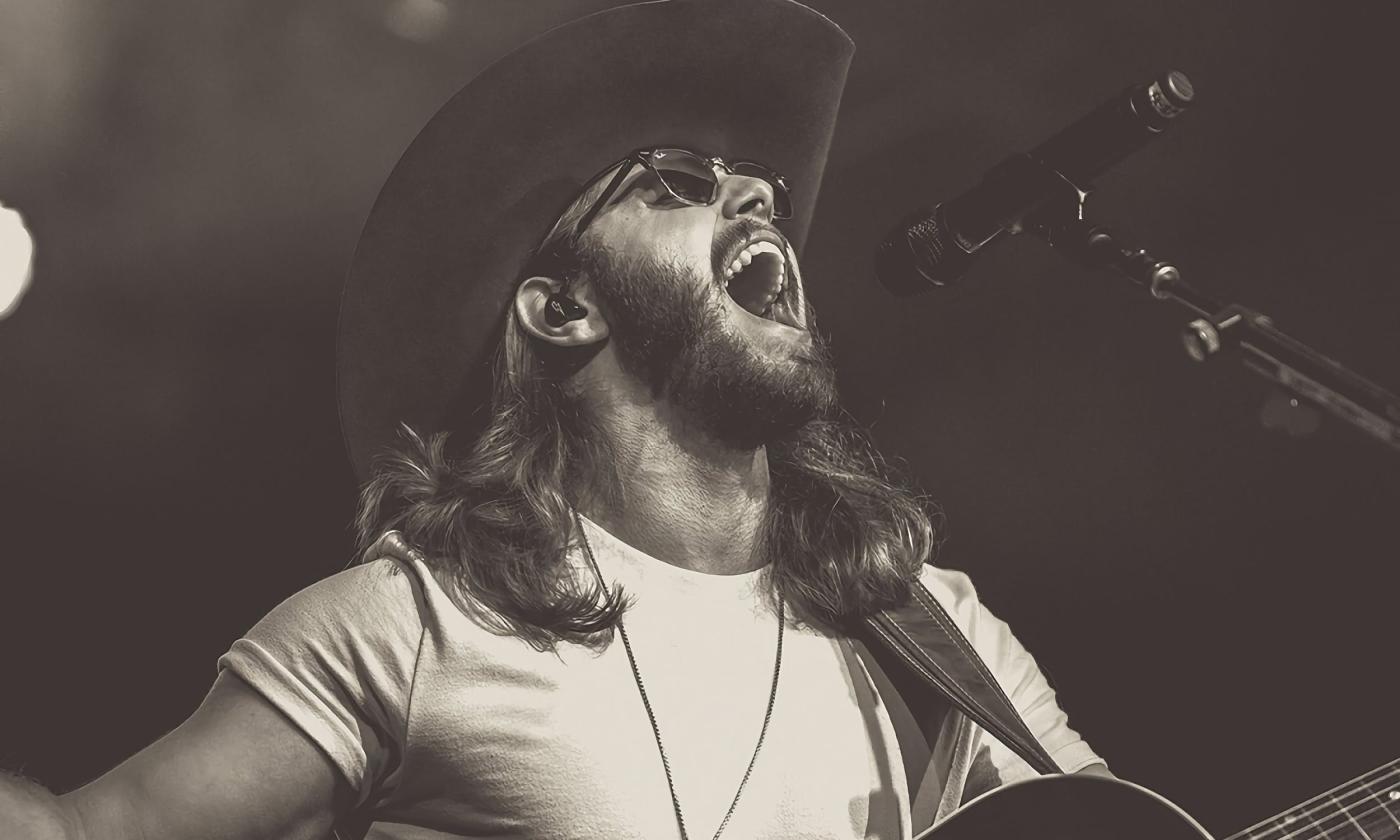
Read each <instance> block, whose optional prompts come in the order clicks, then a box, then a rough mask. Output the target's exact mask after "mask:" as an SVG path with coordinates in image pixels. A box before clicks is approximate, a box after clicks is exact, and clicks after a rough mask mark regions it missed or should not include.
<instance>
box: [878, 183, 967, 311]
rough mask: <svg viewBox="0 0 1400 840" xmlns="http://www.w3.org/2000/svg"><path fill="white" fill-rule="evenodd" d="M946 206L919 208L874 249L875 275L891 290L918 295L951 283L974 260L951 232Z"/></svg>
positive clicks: (905, 294) (963, 272) (957, 278)
mask: <svg viewBox="0 0 1400 840" xmlns="http://www.w3.org/2000/svg"><path fill="white" fill-rule="evenodd" d="M942 210H943V207H942V205H939V206H938V207H935V208H934V209H933V210H928V209H927V208H924V209H920V210H916V211H914V212H913V213H910V214H909V215H908V216H905V217H904V218H903V219H901V220H900V221H899V223H898V224H897V225H895V226H894V229H893V230H891V231H890V234H889V235H888V236H886V237H885V240H884V241H883V242H881V243H880V247H879V248H878V249H877V250H876V252H875V276H876V277H877V278H878V279H879V280H880V283H881V285H883V286H884V287H885V289H886V290H888V291H889V292H890V293H892V294H895V295H900V296H907V295H915V294H918V293H920V292H926V291H928V290H929V289H931V288H935V287H939V288H941V287H945V286H952V285H954V284H956V283H957V282H958V281H959V280H961V279H962V276H963V274H965V273H966V272H967V268H968V266H969V265H970V264H971V262H972V255H970V254H968V253H967V252H965V251H963V250H962V249H961V248H959V247H958V246H957V244H956V243H954V242H952V241H951V239H950V238H949V236H948V226H947V224H946V223H945V222H944V221H943V212H942Z"/></svg>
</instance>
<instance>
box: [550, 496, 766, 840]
mask: <svg viewBox="0 0 1400 840" xmlns="http://www.w3.org/2000/svg"><path fill="white" fill-rule="evenodd" d="M574 524H575V525H576V526H577V527H578V533H579V536H580V537H581V538H582V540H583V551H584V553H585V554H586V555H587V556H588V565H590V566H592V567H593V574H595V575H597V576H598V585H599V586H601V587H603V592H604V593H607V591H608V585H607V583H606V582H604V580H603V572H602V570H601V569H599V568H598V561H597V559H595V558H594V557H593V546H592V545H590V544H589V542H588V533H587V532H586V531H584V529H583V518H582V517H581V516H580V515H579V512H578V511H577V510H575V511H574ZM785 623H786V619H785V613H784V609H783V596H782V593H778V653H777V655H776V656H775V657H774V661H773V686H772V688H770V689H769V690H768V708H767V709H766V710H765V711H764V712H763V728H762V729H760V730H759V731H758V743H757V744H755V745H754V748H753V757H751V758H750V759H749V766H748V767H747V768H745V770H744V777H743V778H742V779H740V780H739V789H738V790H736V791H734V801H732V802H730V803H729V810H728V811H725V812H724V819H722V820H720V823H719V828H717V829H715V835H714V837H713V838H712V840H719V836H720V835H721V834H723V833H724V829H725V827H726V826H728V825H729V819H730V817H733V816H734V809H735V808H737V807H738V806H739V797H741V796H743V795H744V788H745V786H747V785H748V783H749V776H751V775H753V767H754V765H755V764H757V763H758V753H759V751H760V750H762V749H763V739H764V738H765V737H766V736H767V735H768V723H769V721H771V720H772V719H773V703H774V701H775V700H777V699H778V675H779V674H780V673H782V670H783V624H785ZM617 632H618V634H619V635H620V636H622V647H623V649H624V650H626V651H627V664H628V665H630V666H632V679H634V680H635V681H636V683H637V693H638V694H640V695H641V696H642V708H644V709H646V711H647V720H648V721H650V722H651V734H652V735H653V736H655V737H656V750H657V752H659V753H661V769H663V770H665V771H666V787H667V788H668V789H670V791H671V806H672V807H673V808H675V810H676V825H678V826H679V827H680V830H681V840H690V834H689V833H687V832H686V830H685V815H684V814H682V813H681V800H680V798H679V797H677V796H676V780H675V779H674V778H672V776H671V760H670V759H669V758H667V756H666V745H665V744H663V743H661V727H660V726H657V724H656V713H655V712H654V711H652V708H651V699H650V698H649V697H647V687H646V684H645V683H643V682H642V672H641V670H640V669H638V668H637V657H636V656H635V655H634V654H633V653H632V642H631V640H630V639H628V638H627V627H626V625H625V624H624V623H623V622H622V621H620V620H619V621H618V623H617Z"/></svg>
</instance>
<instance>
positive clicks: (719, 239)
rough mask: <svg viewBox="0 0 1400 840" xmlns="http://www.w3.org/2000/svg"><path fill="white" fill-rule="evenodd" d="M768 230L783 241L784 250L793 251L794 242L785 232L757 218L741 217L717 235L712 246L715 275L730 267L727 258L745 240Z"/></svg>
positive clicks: (711, 255)
mask: <svg viewBox="0 0 1400 840" xmlns="http://www.w3.org/2000/svg"><path fill="white" fill-rule="evenodd" d="M765 231H766V232H768V233H771V234H773V235H774V236H776V237H778V239H780V240H781V241H782V243H783V250H784V251H791V250H792V244H791V243H789V242H788V239H787V237H786V236H783V232H782V231H780V230H778V229H777V228H776V227H774V226H773V225H771V224H765V223H763V222H760V221H758V220H756V219H740V220H739V221H737V222H735V223H734V224H732V225H730V226H729V227H727V228H725V229H724V230H722V231H720V233H719V235H718V236H716V237H715V241H714V244H713V245H711V246H710V269H711V271H712V272H713V273H714V276H715V277H723V276H724V270H725V269H726V268H728V267H729V261H728V260H727V259H725V258H726V257H728V256H729V255H730V254H731V253H733V251H734V249H735V248H737V247H739V246H740V245H741V244H743V243H744V242H747V241H749V240H750V239H752V238H753V237H754V235H755V234H758V233H761V232H765Z"/></svg>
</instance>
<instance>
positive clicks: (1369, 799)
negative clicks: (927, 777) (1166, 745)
mask: <svg viewBox="0 0 1400 840" xmlns="http://www.w3.org/2000/svg"><path fill="white" fill-rule="evenodd" d="M1396 837H1400V759H1396V760H1395V761H1392V762H1391V763H1389V764H1386V765H1383V766H1381V767H1378V768H1376V769H1375V770H1372V771H1371V772H1369V773H1365V774H1362V775H1361V776H1358V777H1357V778H1355V779H1353V780H1351V781H1350V782H1347V783H1346V784H1343V785H1340V786H1338V787H1335V788H1333V789H1332V790H1329V791H1327V792H1325V793H1321V794H1318V795H1317V796H1315V797H1313V798H1312V799H1309V800H1308V801H1306V802H1303V803H1300V804H1298V805H1295V806H1294V807H1292V808H1289V809H1288V810H1287V811H1284V812H1283V813H1281V814H1278V815H1276V816H1273V817H1270V818H1269V819H1267V820H1264V821H1263V822H1260V823H1257V824H1255V825H1252V826H1250V827H1249V828H1246V829H1245V830H1244V831H1241V832H1239V833H1238V834H1232V835H1230V836H1229V837H1227V838H1225V840H1387V838H1396ZM1020 838H1026V840H1031V838H1034V840H1212V838H1211V835H1210V833H1209V832H1207V831H1206V830H1205V829H1204V828H1202V827H1201V825H1200V823H1198V822H1196V821H1195V820H1193V819H1192V818H1191V816H1190V815H1189V814H1187V813H1186V812H1185V811H1183V810H1181V809H1180V808H1178V807H1177V806H1176V805H1173V804H1172V803H1171V802H1169V801H1168V800H1167V799H1165V798H1163V797H1161V796H1159V795H1157V794H1155V793H1153V792H1152V791H1150V790H1148V789H1146V788H1143V787H1139V786H1138V785H1135V784H1133V783H1131V782H1125V781H1121V780H1118V779H1107V778H1103V777H1101V776H1077V775H1069V776H1042V777H1040V778H1038V779H1030V780H1028V781H1024V782H1016V783H1014V784H1010V785H1007V786H1005V787H1002V788H997V789H996V790H993V791H991V792H989V793H986V794H984V795H982V796H979V797H977V798H976V799H974V800H973V801H971V802H969V803H968V804H967V805H965V806H963V807H962V808H960V809H958V810H957V811H955V812H954V813H953V814H952V815H951V816H949V817H948V818H947V819H946V820H944V821H943V822H941V823H939V824H938V825H936V826H934V827H933V828H930V829H929V830H928V831H925V832H924V833H922V834H920V835H919V836H918V837H916V838H915V840H1020Z"/></svg>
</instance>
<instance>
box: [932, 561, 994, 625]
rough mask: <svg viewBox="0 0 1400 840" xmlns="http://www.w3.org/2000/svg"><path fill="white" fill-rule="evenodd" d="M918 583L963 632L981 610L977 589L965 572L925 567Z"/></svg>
mask: <svg viewBox="0 0 1400 840" xmlns="http://www.w3.org/2000/svg"><path fill="white" fill-rule="evenodd" d="M919 582H920V583H922V584H923V585H924V588H926V589H927V590H928V591H929V593H930V594H931V595H933V597H935V598H937V599H938V603H940V604H942V605H943V609H945V610H947V611H948V612H949V613H950V614H952V616H953V618H954V619H956V620H957V622H958V624H959V625H960V626H962V628H963V631H964V632H966V631H967V629H968V625H969V624H970V623H972V622H973V621H974V620H975V619H976V618H977V613H978V612H980V611H981V610H982V609H983V607H982V602H981V601H980V600H978V598H977V588H976V587H975V586H973V585H972V578H970V577H968V576H967V573H966V572H960V571H958V570H957V569H944V568H940V567H938V566H931V565H925V566H924V568H923V570H922V571H921V572H920V573H919Z"/></svg>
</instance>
